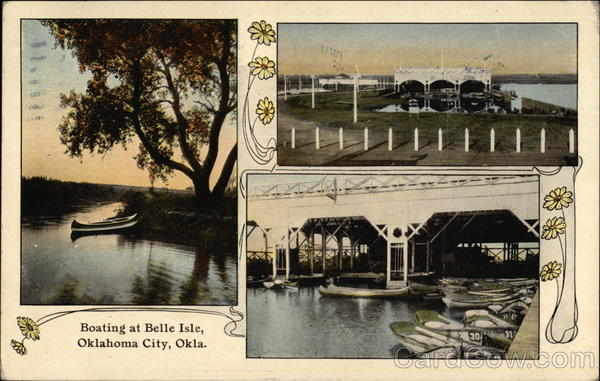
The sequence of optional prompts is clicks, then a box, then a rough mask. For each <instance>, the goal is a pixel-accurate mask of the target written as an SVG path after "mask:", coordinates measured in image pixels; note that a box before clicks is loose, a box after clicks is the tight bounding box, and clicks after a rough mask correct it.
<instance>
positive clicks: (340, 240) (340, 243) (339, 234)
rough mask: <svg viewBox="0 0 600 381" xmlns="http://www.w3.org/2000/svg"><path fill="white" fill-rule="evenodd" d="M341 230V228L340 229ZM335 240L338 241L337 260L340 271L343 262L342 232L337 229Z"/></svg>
mask: <svg viewBox="0 0 600 381" xmlns="http://www.w3.org/2000/svg"><path fill="white" fill-rule="evenodd" d="M340 230H341V229H340ZM336 239H337V241H338V261H339V268H340V271H341V270H342V268H343V266H342V265H343V262H344V241H343V237H342V232H341V231H339V232H338V234H337V237H336Z"/></svg>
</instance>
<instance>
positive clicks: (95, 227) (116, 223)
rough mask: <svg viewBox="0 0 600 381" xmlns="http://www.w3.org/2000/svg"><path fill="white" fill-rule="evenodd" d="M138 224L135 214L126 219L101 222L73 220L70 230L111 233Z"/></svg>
mask: <svg viewBox="0 0 600 381" xmlns="http://www.w3.org/2000/svg"><path fill="white" fill-rule="evenodd" d="M137 223H138V219H137V213H136V214H132V215H131V216H127V217H112V218H108V219H106V220H103V221H98V222H89V223H82V222H78V221H77V220H73V222H72V223H71V230H72V231H73V232H83V233H92V232H112V231H115V230H123V229H127V228H130V227H133V226H135V224H137Z"/></svg>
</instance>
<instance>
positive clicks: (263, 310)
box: [247, 287, 462, 358]
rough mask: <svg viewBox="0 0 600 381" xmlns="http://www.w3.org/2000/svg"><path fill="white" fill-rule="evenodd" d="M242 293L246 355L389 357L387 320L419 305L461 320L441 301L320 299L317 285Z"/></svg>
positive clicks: (392, 340) (392, 339)
mask: <svg viewBox="0 0 600 381" xmlns="http://www.w3.org/2000/svg"><path fill="white" fill-rule="evenodd" d="M247 294H248V299H247V315H248V328H247V337H248V342H247V355H248V357H297V358H322V357H336V358H393V356H394V349H395V347H396V346H397V345H398V344H399V341H398V339H397V338H396V336H395V335H394V334H393V333H392V330H391V329H390V327H389V325H390V323H392V322H395V321H399V320H407V321H414V313H415V311H417V310H420V309H431V310H436V311H438V312H442V313H443V314H444V315H446V316H449V317H454V318H461V319H462V317H461V312H460V311H457V310H451V311H450V310H448V309H447V308H446V306H445V305H444V303H442V302H441V301H418V302H417V301H407V300H385V299H352V298H323V297H321V296H320V295H319V290H318V287H303V288H300V289H299V290H298V291H292V290H289V289H285V290H277V291H274V290H270V289H265V288H249V289H248V291H247Z"/></svg>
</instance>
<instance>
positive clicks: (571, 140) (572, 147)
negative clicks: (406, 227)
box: [569, 128, 575, 153]
mask: <svg viewBox="0 0 600 381" xmlns="http://www.w3.org/2000/svg"><path fill="white" fill-rule="evenodd" d="M569 153H575V131H574V130H573V129H572V128H571V129H570V130H569Z"/></svg>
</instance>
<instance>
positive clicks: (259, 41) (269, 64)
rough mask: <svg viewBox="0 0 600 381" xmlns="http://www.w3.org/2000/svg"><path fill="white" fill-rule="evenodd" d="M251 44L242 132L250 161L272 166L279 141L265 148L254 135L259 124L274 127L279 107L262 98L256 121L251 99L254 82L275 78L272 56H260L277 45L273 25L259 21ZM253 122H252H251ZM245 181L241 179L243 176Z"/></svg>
mask: <svg viewBox="0 0 600 381" xmlns="http://www.w3.org/2000/svg"><path fill="white" fill-rule="evenodd" d="M248 32H249V33H250V40H256V46H255V47H254V51H253V53H252V59H251V60H250V62H249V63H248V67H250V71H249V73H248V86H247V88H246V96H245V97H244V106H243V108H242V111H243V114H242V131H243V136H244V143H245V147H246V148H247V150H248V152H249V154H250V157H251V158H252V160H254V162H256V163H257V164H259V165H267V164H269V163H270V162H271V161H272V160H273V158H274V157H275V151H276V150H277V148H276V141H275V138H273V137H271V138H270V139H269V140H268V141H267V143H266V144H263V143H262V142H261V141H260V140H259V139H258V138H257V136H256V134H255V133H254V131H255V130H254V129H255V126H256V122H257V121H260V122H261V123H262V124H263V125H264V126H266V125H268V124H270V123H271V121H272V120H273V117H274V116H275V106H274V105H273V101H271V100H270V99H269V97H264V98H259V100H258V102H257V104H256V109H255V114H256V116H255V117H254V120H252V119H253V117H252V113H251V112H250V103H251V102H250V98H251V97H252V94H251V90H252V85H253V84H254V81H255V80H256V79H257V78H258V80H261V81H262V80H268V79H270V78H272V77H273V76H275V71H276V69H275V61H273V60H271V59H270V58H269V57H268V56H263V57H260V56H258V57H257V56H256V52H257V50H258V47H259V45H264V46H270V45H271V44H275V42H276V37H275V30H274V29H273V27H272V26H271V24H267V23H266V22H265V20H261V21H255V22H253V23H252V25H251V26H250V27H249V28H248ZM251 120H252V122H250V121H251ZM240 178H241V176H240Z"/></svg>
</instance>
